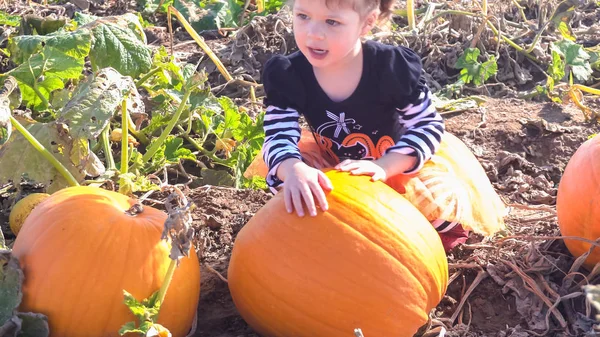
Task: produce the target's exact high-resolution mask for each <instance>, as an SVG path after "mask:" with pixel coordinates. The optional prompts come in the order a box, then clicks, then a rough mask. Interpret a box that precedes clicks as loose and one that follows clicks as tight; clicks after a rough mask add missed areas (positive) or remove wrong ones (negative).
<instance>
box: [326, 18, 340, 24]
mask: <svg viewBox="0 0 600 337" xmlns="http://www.w3.org/2000/svg"><path fill="white" fill-rule="evenodd" d="M325 22H326V23H327V24H328V25H330V26H337V25H339V24H340V23H339V22H338V21H335V20H331V19H327V20H325Z"/></svg>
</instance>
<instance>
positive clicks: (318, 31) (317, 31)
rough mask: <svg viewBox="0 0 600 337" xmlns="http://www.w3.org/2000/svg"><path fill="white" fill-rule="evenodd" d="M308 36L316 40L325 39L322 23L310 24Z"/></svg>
mask: <svg viewBox="0 0 600 337" xmlns="http://www.w3.org/2000/svg"><path fill="white" fill-rule="evenodd" d="M308 37H310V38H312V39H315V40H323V39H325V32H324V30H323V27H321V25H319V24H312V25H310V27H309V28H308Z"/></svg>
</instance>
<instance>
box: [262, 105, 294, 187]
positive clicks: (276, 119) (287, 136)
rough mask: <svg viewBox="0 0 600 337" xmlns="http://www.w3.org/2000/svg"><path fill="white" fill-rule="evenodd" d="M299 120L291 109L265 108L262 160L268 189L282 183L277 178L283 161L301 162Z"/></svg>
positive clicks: (271, 106)
mask: <svg viewBox="0 0 600 337" xmlns="http://www.w3.org/2000/svg"><path fill="white" fill-rule="evenodd" d="M299 118H300V115H299V114H298V112H297V111H296V110H294V109H291V108H279V107H276V106H273V105H270V106H269V107H268V108H267V112H266V114H265V119H264V130H265V141H264V144H263V160H264V161H265V163H266V164H267V167H268V168H269V173H268V174H267V177H266V180H267V184H268V185H269V186H270V187H273V188H276V187H278V186H279V185H281V183H282V182H283V180H282V179H280V178H279V177H280V175H278V169H279V167H280V165H281V164H282V163H283V162H284V161H286V160H287V159H291V158H295V159H296V160H298V161H301V160H302V156H301V155H300V150H299V149H298V141H299V140H300V126H299V124H298V119H299ZM279 173H281V172H279Z"/></svg>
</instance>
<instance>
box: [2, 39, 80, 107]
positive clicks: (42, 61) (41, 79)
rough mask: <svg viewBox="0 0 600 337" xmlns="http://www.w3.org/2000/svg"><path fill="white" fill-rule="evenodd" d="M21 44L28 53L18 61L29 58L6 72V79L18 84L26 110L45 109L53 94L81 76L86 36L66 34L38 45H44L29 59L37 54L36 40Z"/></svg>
mask: <svg viewBox="0 0 600 337" xmlns="http://www.w3.org/2000/svg"><path fill="white" fill-rule="evenodd" d="M82 32H83V31H82ZM21 42H22V43H24V44H25V45H26V46H27V47H26V48H27V51H26V52H24V53H23V54H21V57H23V58H26V57H28V58H27V59H26V60H25V61H24V62H23V63H22V64H21V65H19V66H18V67H16V68H14V69H12V70H11V71H9V72H8V75H12V76H14V77H15V78H16V79H17V81H18V82H19V88H20V89H21V92H22V94H23V100H24V101H26V102H27V105H28V106H33V107H34V109H36V110H37V109H41V108H46V106H45V102H44V100H45V101H48V100H49V98H50V94H51V93H52V92H53V91H54V90H57V89H62V88H63V87H64V82H65V81H66V80H68V79H76V78H78V77H79V76H80V74H81V72H82V70H83V65H84V62H85V60H84V57H85V55H86V54H87V52H88V51H89V48H90V40H89V35H86V34H85V33H78V34H69V35H65V36H61V37H60V38H56V39H54V38H51V39H47V40H46V41H37V42H39V43H40V44H42V43H45V45H44V47H43V48H41V49H40V50H39V52H38V53H36V54H33V55H31V56H28V55H29V54H28V53H29V52H36V51H37V47H35V45H34V42H35V40H33V39H26V40H24V41H21ZM18 43H19V41H17V42H16V44H15V45H17V46H18ZM42 97H43V99H42Z"/></svg>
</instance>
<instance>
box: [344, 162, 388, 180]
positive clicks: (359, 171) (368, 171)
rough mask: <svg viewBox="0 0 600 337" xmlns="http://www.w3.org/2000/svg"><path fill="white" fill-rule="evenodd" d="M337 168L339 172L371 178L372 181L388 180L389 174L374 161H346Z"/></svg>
mask: <svg viewBox="0 0 600 337" xmlns="http://www.w3.org/2000/svg"><path fill="white" fill-rule="evenodd" d="M335 168H336V169H337V170H339V171H344V172H350V173H351V174H354V175H366V176H371V180H373V181H377V180H381V181H385V180H386V179H387V173H386V172H385V170H384V169H383V167H381V166H379V165H377V163H375V162H374V161H372V160H351V159H346V160H344V161H343V162H341V163H339V164H337V165H336V166H335Z"/></svg>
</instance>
